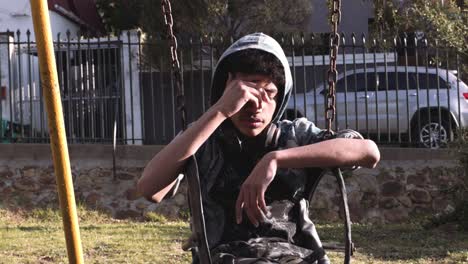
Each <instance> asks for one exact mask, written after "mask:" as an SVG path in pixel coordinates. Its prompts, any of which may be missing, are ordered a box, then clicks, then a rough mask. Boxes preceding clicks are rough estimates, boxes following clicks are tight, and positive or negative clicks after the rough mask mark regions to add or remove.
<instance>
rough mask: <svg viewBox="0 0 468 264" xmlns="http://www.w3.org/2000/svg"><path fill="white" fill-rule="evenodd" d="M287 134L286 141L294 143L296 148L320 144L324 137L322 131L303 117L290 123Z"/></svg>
mask: <svg viewBox="0 0 468 264" xmlns="http://www.w3.org/2000/svg"><path fill="white" fill-rule="evenodd" d="M287 132H288V133H287V139H288V141H289V142H291V141H294V142H295V143H296V145H297V146H304V145H309V144H313V143H317V142H320V141H322V140H323V135H324V133H323V130H322V129H320V128H318V127H316V126H315V124H314V123H313V122H311V121H309V120H307V119H306V118H304V117H303V118H298V119H296V120H294V121H292V124H291V128H290V129H288V130H287Z"/></svg>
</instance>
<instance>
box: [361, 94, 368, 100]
mask: <svg viewBox="0 0 468 264" xmlns="http://www.w3.org/2000/svg"><path fill="white" fill-rule="evenodd" d="M359 98H360V99H365V98H369V95H361V96H359Z"/></svg>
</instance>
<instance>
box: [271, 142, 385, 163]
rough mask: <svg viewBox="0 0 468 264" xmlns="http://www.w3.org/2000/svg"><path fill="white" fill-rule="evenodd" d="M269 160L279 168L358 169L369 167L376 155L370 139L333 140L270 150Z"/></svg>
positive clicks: (375, 159) (377, 155) (376, 157)
mask: <svg viewBox="0 0 468 264" xmlns="http://www.w3.org/2000/svg"><path fill="white" fill-rule="evenodd" d="M270 155H272V156H271V158H274V159H276V160H277V162H278V167H279V168H304V167H321V168H326V167H344V166H362V167H367V168H373V167H375V166H376V164H377V162H378V161H379V160H380V153H379V150H378V148H377V146H376V145H375V143H374V142H373V141H371V140H362V139H344V138H337V139H331V140H326V141H322V142H319V143H315V144H311V145H306V146H301V147H296V148H290V149H285V150H279V151H274V152H271V153H270Z"/></svg>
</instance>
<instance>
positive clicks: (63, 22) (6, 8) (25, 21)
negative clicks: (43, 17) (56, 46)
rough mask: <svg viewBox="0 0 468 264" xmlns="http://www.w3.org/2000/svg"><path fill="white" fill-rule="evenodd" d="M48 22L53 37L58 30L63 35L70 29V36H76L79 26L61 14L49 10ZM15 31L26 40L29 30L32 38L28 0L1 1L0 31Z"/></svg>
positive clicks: (32, 31) (32, 30) (32, 28)
mask: <svg viewBox="0 0 468 264" xmlns="http://www.w3.org/2000/svg"><path fill="white" fill-rule="evenodd" d="M49 13H50V24H51V27H52V36H53V37H54V39H55V38H56V36H57V34H58V33H59V32H60V33H61V34H62V35H63V36H65V34H66V32H67V30H70V32H71V37H75V36H76V32H77V30H78V29H79V26H78V25H77V24H76V23H73V22H71V21H70V20H68V19H66V18H64V17H63V16H61V15H59V14H57V13H55V12H53V11H50V12H49ZM7 30H9V31H14V32H15V34H16V31H17V30H19V31H20V32H21V35H20V38H21V39H23V40H26V31H27V30H30V31H31V40H34V37H35V35H34V27H33V22H32V16H31V5H30V3H29V0H16V1H2V3H1V8H0V32H6V31H7Z"/></svg>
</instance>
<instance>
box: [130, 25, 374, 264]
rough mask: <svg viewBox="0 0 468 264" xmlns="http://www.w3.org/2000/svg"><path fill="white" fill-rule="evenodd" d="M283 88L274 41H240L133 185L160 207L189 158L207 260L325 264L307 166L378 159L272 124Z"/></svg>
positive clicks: (303, 128)
mask: <svg viewBox="0 0 468 264" xmlns="http://www.w3.org/2000/svg"><path fill="white" fill-rule="evenodd" d="M291 89H292V77H291V72H290V68H289V64H288V61H287V58H286V56H285V54H284V52H283V50H282V48H281V47H280V45H279V44H278V43H277V42H276V41H275V40H274V39H273V38H271V37H269V36H267V35H265V34H262V33H254V34H251V35H247V36H244V37H243V38H241V39H239V40H238V41H236V42H235V43H234V44H233V45H231V47H229V48H228V49H227V50H226V51H225V52H224V53H223V55H222V56H221V58H220V60H219V62H218V65H217V67H216V70H215V72H214V74H213V81H212V106H211V107H210V108H209V109H208V110H207V111H206V112H205V113H204V114H203V115H202V116H201V117H200V118H199V119H198V120H197V121H195V122H194V123H192V124H191V126H189V127H188V129H187V130H186V131H184V132H183V133H181V134H179V135H178V136H177V137H176V138H174V140H173V141H172V142H171V143H169V144H168V145H167V146H166V147H165V148H164V149H163V150H161V151H160V152H159V153H158V154H157V155H156V156H155V157H154V158H153V159H152V160H151V161H150V162H149V163H148V165H147V166H146V168H145V169H144V171H143V176H142V177H141V179H140V180H139V182H138V189H139V191H140V192H141V193H142V194H143V195H144V196H145V197H147V198H150V199H153V200H155V201H157V202H159V201H161V200H162V198H163V197H164V196H165V195H166V194H167V193H168V192H169V190H170V189H171V187H172V186H173V184H174V183H175V179H176V178H177V175H178V174H179V173H180V172H181V170H182V169H183V166H184V163H185V161H186V160H187V158H188V157H190V156H191V155H195V157H196V158H197V161H198V166H199V173H200V182H201V186H202V197H203V207H204V212H205V218H206V219H205V222H206V228H207V236H208V243H209V246H210V249H211V251H212V256H213V261H214V263H234V262H236V263H238V262H240V263H278V262H280V263H282V262H283V263H285V262H288V261H295V262H294V263H314V262H315V261H317V260H318V262H319V263H328V258H327V257H326V255H324V252H323V249H322V246H321V243H320V240H319V239H318V236H317V234H316V231H315V228H314V226H313V224H312V222H311V221H310V219H309V217H308V209H307V206H308V203H307V201H306V199H307V194H306V191H307V190H306V185H307V183H308V181H310V180H313V179H311V177H313V175H310V171H311V168H324V167H344V166H346V167H347V166H363V167H368V168H373V167H375V166H376V164H377V162H378V161H379V159H380V154H379V151H378V148H377V146H376V145H375V143H374V142H372V141H370V140H361V139H345V138H336V139H331V140H326V141H323V140H322V139H323V138H322V136H323V131H322V130H320V129H318V128H317V127H315V126H314V124H313V123H311V122H309V121H307V120H306V119H305V118H300V119H297V120H294V121H292V122H291V121H288V120H284V121H280V120H279V119H280V117H281V115H282V114H283V113H284V111H285V108H286V105H287V102H288V99H289V96H290V94H291ZM194 262H197V260H194Z"/></svg>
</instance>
